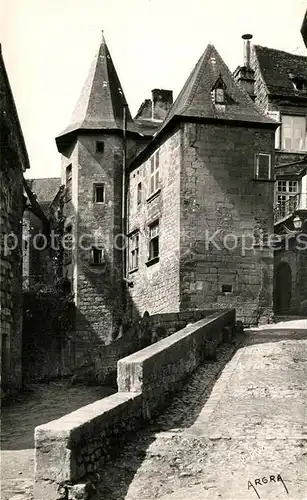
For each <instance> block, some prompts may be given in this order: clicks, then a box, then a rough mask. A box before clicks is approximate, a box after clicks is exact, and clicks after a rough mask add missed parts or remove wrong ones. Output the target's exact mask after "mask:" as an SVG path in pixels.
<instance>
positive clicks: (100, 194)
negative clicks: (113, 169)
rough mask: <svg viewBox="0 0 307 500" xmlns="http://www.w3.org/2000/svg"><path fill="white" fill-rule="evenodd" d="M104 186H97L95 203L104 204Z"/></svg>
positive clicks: (95, 188)
mask: <svg viewBox="0 0 307 500" xmlns="http://www.w3.org/2000/svg"><path fill="white" fill-rule="evenodd" d="M104 195H105V193H104V184H95V187H94V198H95V203H104V201H105V197H104Z"/></svg>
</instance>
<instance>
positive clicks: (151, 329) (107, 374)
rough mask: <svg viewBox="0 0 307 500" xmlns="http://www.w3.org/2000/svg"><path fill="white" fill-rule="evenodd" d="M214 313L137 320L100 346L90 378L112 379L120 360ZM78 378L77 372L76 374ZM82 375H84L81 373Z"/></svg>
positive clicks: (162, 315)
mask: <svg viewBox="0 0 307 500" xmlns="http://www.w3.org/2000/svg"><path fill="white" fill-rule="evenodd" d="M214 312H216V311H215V310H213V309H208V310H191V311H189V310H187V311H181V312H179V313H165V314H153V315H152V316H148V317H144V318H142V319H141V320H139V321H137V322H136V323H135V324H134V325H133V326H132V327H131V328H129V330H128V331H127V332H125V333H124V335H123V336H122V337H120V338H118V339H116V340H114V341H113V342H112V343H111V344H109V345H102V346H99V347H98V349H97V353H96V356H93V359H94V363H95V366H94V374H93V378H96V379H97V378H98V380H101V381H104V382H106V381H109V382H111V383H112V382H113V381H114V380H115V378H116V368H117V362H118V360H119V359H121V358H123V357H125V356H129V355H130V354H132V353H134V352H136V351H138V350H140V349H143V348H144V347H147V346H148V345H151V344H154V343H155V342H158V341H159V340H161V339H163V338H165V337H169V336H170V335H172V334H173V333H175V332H177V331H178V330H181V329H182V328H184V327H185V326H187V324H188V323H195V322H196V321H199V320H200V319H203V318H205V317H207V316H209V315H210V314H213V313H214ZM76 375H77V377H78V373H77V374H76ZM80 377H84V374H80Z"/></svg>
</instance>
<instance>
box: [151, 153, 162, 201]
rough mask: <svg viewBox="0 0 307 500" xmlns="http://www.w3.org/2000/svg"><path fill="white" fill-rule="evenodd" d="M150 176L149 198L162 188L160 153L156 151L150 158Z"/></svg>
mask: <svg viewBox="0 0 307 500" xmlns="http://www.w3.org/2000/svg"><path fill="white" fill-rule="evenodd" d="M149 162H150V177H149V198H150V197H151V196H153V195H154V194H155V193H157V192H158V191H159V189H160V154H159V150H158V151H156V152H155V153H154V154H153V155H152V156H151V157H150V159H149Z"/></svg>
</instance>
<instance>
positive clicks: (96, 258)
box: [92, 247, 103, 264]
mask: <svg viewBox="0 0 307 500" xmlns="http://www.w3.org/2000/svg"><path fill="white" fill-rule="evenodd" d="M92 257H93V264H102V263H103V251H102V248H96V247H93V248H92Z"/></svg>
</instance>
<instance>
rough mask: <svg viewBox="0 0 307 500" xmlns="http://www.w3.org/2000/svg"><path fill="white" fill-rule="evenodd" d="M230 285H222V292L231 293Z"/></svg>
mask: <svg viewBox="0 0 307 500" xmlns="http://www.w3.org/2000/svg"><path fill="white" fill-rule="evenodd" d="M231 292H232V285H222V293H231Z"/></svg>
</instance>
